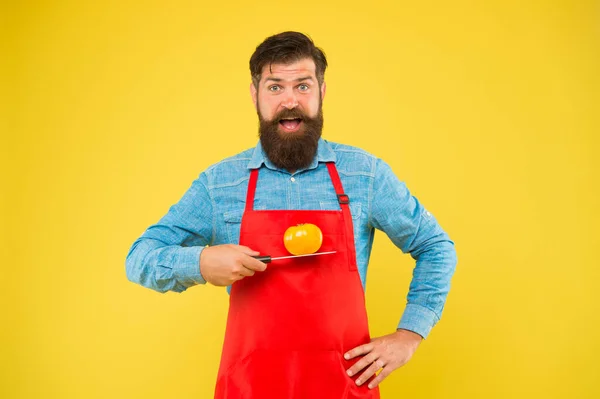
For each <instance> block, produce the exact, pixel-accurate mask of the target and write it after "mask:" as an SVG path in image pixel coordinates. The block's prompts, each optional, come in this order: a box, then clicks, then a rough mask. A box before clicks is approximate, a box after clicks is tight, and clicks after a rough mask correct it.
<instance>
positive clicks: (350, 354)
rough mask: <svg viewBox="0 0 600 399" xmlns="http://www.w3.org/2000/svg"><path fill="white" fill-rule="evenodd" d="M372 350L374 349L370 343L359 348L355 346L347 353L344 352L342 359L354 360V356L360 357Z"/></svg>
mask: <svg viewBox="0 0 600 399" xmlns="http://www.w3.org/2000/svg"><path fill="white" fill-rule="evenodd" d="M373 348H374V345H373V343H372V342H369V343H368V344H364V345H361V346H357V347H356V348H354V349H350V350H349V351H348V352H346V354H345V355H344V359H346V360H350V359H354V358H355V357H356V356H361V355H364V354H366V353H369V352H371V351H372V350H373Z"/></svg>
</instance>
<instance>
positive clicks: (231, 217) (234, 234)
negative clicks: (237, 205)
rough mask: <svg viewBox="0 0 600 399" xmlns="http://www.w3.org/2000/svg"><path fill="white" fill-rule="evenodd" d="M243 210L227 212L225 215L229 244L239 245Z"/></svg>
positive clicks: (227, 241)
mask: <svg viewBox="0 0 600 399" xmlns="http://www.w3.org/2000/svg"><path fill="white" fill-rule="evenodd" d="M243 215H244V211H243V210H236V211H227V212H225V213H224V214H223V220H224V221H225V233H226V243H227V244H239V242H240V226H241V225H242V216H243Z"/></svg>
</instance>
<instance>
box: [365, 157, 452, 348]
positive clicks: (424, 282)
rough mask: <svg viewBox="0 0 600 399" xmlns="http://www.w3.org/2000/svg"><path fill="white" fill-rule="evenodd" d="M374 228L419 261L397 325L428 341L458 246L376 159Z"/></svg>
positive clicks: (440, 311) (448, 282)
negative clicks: (455, 247)
mask: <svg viewBox="0 0 600 399" xmlns="http://www.w3.org/2000/svg"><path fill="white" fill-rule="evenodd" d="M371 195H372V197H371V201H370V204H371V209H370V214H369V217H370V219H369V221H370V223H371V225H372V226H373V227H375V228H377V229H379V230H381V231H383V232H385V233H386V234H387V236H388V237H389V238H390V239H391V240H392V242H393V243H394V244H395V245H396V246H397V247H398V248H400V249H401V250H402V252H403V253H409V254H410V255H411V257H412V258H413V259H415V260H416V264H415V267H414V269H413V278H412V281H411V283H410V287H409V292H408V295H407V304H406V307H405V309H404V313H403V315H402V318H401V320H400V323H399V325H398V328H399V329H405V330H410V331H413V332H415V333H417V334H419V335H421V336H422V337H423V338H427V336H428V335H429V333H430V331H431V329H432V328H433V326H434V325H435V324H436V323H437V322H438V321H439V320H440V318H441V315H442V310H443V309H444V304H445V302H446V298H447V296H448V291H449V290H450V279H451V278H452V275H453V274H454V270H455V268H456V262H457V258H456V251H455V249H454V243H453V242H452V241H451V240H450V238H449V237H448V234H446V233H445V232H444V231H443V230H442V228H441V227H440V225H439V224H438V222H437V221H436V219H435V218H434V217H433V215H432V214H431V213H430V212H429V211H427V210H426V209H425V208H424V207H423V205H422V204H421V203H420V202H419V201H418V200H417V198H415V197H414V196H412V195H411V194H410V192H409V190H408V188H407V187H406V185H405V184H404V183H403V182H401V181H400V180H398V178H397V177H396V175H395V174H394V173H393V171H392V170H391V168H390V167H389V165H387V164H386V163H385V162H384V161H382V160H380V159H378V160H377V165H376V172H375V179H374V182H373V189H372V190H371Z"/></svg>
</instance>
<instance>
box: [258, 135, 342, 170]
mask: <svg viewBox="0 0 600 399" xmlns="http://www.w3.org/2000/svg"><path fill="white" fill-rule="evenodd" d="M335 161H336V156H335V152H333V149H332V148H331V146H330V145H329V143H328V142H327V141H326V140H323V139H322V138H320V139H319V144H318V147H317V155H316V156H315V157H314V158H313V160H312V162H311V163H310V165H308V166H307V167H306V168H303V169H299V170H297V171H296V173H297V172H300V171H303V170H308V169H314V168H316V167H317V166H318V164H319V162H335ZM263 163H264V164H265V166H266V167H267V168H269V169H273V170H280V171H282V169H280V168H278V167H276V166H275V165H273V163H272V162H271V160H270V159H269V158H268V157H267V154H265V150H264V149H263V148H262V144H261V143H260V141H259V142H258V144H257V145H256V147H255V148H254V153H253V154H252V159H250V162H248V169H258V168H260V167H261V165H262V164H263Z"/></svg>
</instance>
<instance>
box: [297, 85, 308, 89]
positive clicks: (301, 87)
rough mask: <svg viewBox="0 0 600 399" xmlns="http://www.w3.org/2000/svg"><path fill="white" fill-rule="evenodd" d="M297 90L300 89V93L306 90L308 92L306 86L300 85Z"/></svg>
mask: <svg viewBox="0 0 600 399" xmlns="http://www.w3.org/2000/svg"><path fill="white" fill-rule="evenodd" d="M298 88H299V89H300V91H306V90H308V85H306V84H301V85H300V86H298Z"/></svg>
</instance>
